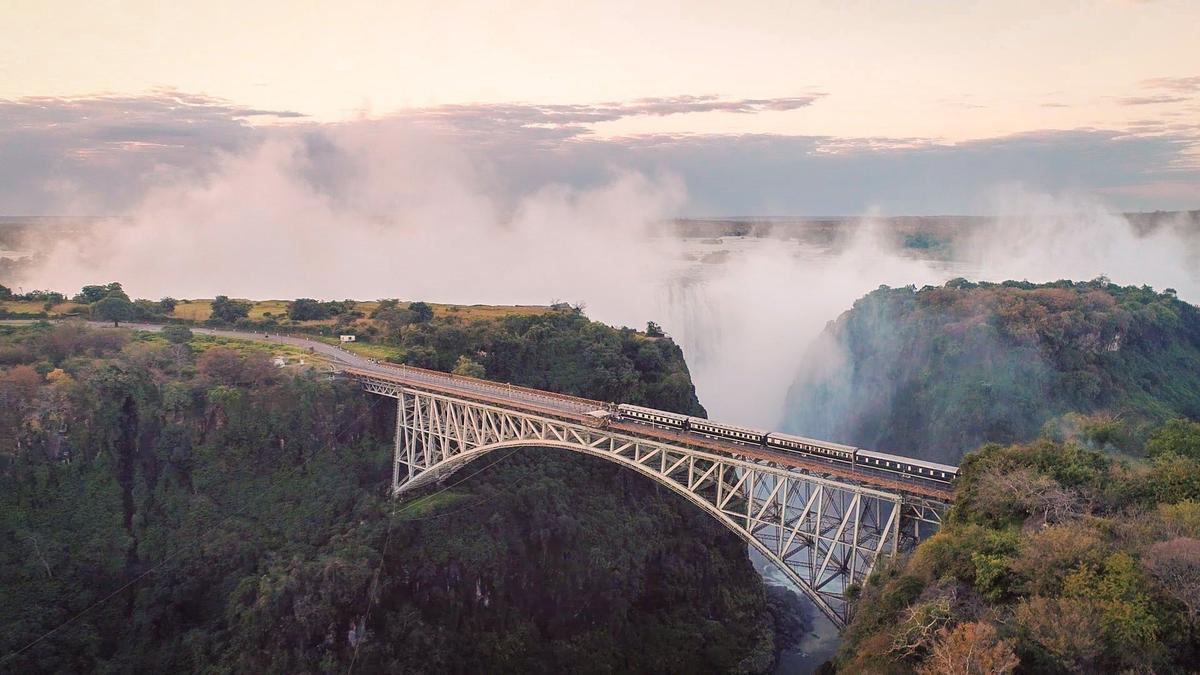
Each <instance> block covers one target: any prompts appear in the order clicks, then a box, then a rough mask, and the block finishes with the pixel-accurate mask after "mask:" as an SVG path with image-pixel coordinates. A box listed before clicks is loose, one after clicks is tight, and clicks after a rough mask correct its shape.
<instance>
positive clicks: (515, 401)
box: [335, 363, 954, 503]
mask: <svg viewBox="0 0 1200 675" xmlns="http://www.w3.org/2000/svg"><path fill="white" fill-rule="evenodd" d="M372 365H374V366H376V367H374V368H369V369H365V368H361V367H354V366H335V368H337V369H338V370H339V371H340V372H342V373H344V374H345V375H347V376H349V377H354V378H363V377H375V378H382V379H385V380H390V381H392V382H394V383H396V384H400V385H404V386H409V387H413V388H416V389H423V390H427V391H432V392H435V393H441V394H446V395H450V396H459V397H463V398H467V399H471V400H475V401H479V402H481V403H487V404H490V405H496V406H499V407H504V408H509V409H514V410H517V411H519V412H529V413H535V414H539V415H547V416H550V417H554V418H557V419H563V420H565V421H571V422H576V423H581V424H591V423H595V418H594V417H591V416H589V415H588V413H589V412H591V411H595V410H610V409H612V407H613V406H612V404H609V403H605V402H603V401H593V400H591V399H586V398H580V397H576V396H569V395H566V394H558V393H554V392H547V391H543V390H540V389H531V388H528V387H520V386H516V385H509V384H502V383H498V382H493V381H490V380H480V379H476V378H471V377H465V376H462V375H453V374H450V373H443V372H440V371H433V370H426V369H423V368H415V367H413V366H404V365H399V364H390V363H375V364H372ZM608 428H611V429H613V430H618V431H620V432H622V433H625V434H628V435H631V436H640V437H644V438H647V439H651V440H656V441H660V442H664V443H670V444H672V445H679V446H684V447H691V448H695V449H698V450H704V451H708V452H716V453H721V454H726V455H730V456H734V457H739V458H742V459H746V460H749V461H753V462H767V463H770V464H772V465H775V466H778V467H781V468H786V469H793V470H798V471H802V472H804V473H808V474H812V475H815V476H819V477H824V478H834V479H839V480H846V481H853V482H856V483H860V484H862V485H866V486H869V487H872V488H876V489H881V490H887V491H889V492H896V493H899V494H909V495H915V496H919V497H922V498H926V499H934V500H937V501H941V502H944V503H950V502H952V501H953V499H954V492H953V490H951V489H949V488H948V487H943V486H940V485H934V484H927V483H922V482H920V481H917V480H898V479H895V478H891V477H888V476H885V475H877V474H874V473H871V472H870V471H869V470H867V471H864V470H858V469H855V468H852V467H844V466H840V465H839V464H837V463H835V462H833V461H822V460H817V459H810V458H807V457H804V456H801V455H797V454H792V453H787V452H781V451H777V450H772V449H770V448H767V447H763V446H752V445H747V444H742V443H735V442H733V441H725V440H721V439H718V438H713V437H710V436H705V435H703V434H699V433H695V432H689V431H682V430H681V431H675V430H668V429H662V428H658V427H654V426H651V425H646V424H638V423H633V422H624V421H613V422H609V423H608Z"/></svg>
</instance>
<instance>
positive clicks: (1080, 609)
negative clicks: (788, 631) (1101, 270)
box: [790, 279, 1200, 674]
mask: <svg viewBox="0 0 1200 675" xmlns="http://www.w3.org/2000/svg"><path fill="white" fill-rule="evenodd" d="M820 348H821V349H825V350H827V351H824V352H822V353H823V354H826V355H829V354H836V355H837V356H838V358H837V359H833V360H827V361H826V363H832V364H833V365H832V367H831V368H828V369H827V370H825V371H824V372H811V373H808V374H807V379H805V380H802V382H801V383H800V384H798V386H797V388H796V389H795V390H794V391H793V394H792V400H791V402H790V403H791V406H792V409H793V411H795V413H796V414H795V416H794V417H793V420H792V422H793V424H794V425H799V426H800V430H802V431H808V432H810V433H816V434H820V433H822V432H825V433H829V434H830V435H833V436H835V437H840V438H841V439H842V440H847V441H850V442H854V443H857V444H860V445H864V446H872V447H879V448H883V449H887V450H893V451H899V452H902V453H906V454H912V455H915V456H919V457H926V458H933V459H940V460H945V461H952V462H958V461H959V460H960V459H961V462H962V464H961V474H960V476H959V478H958V480H957V482H956V484H955V503H954V506H953V508H952V509H951V511H950V513H949V515H948V518H947V519H946V522H945V523H944V524H943V526H942V527H941V529H940V530H939V531H938V533H937V534H935V535H934V536H932V537H931V538H930V539H928V540H927V541H925V542H923V543H922V544H921V545H920V546H918V547H917V548H916V549H915V551H913V552H912V553H911V554H910V555H907V556H904V557H902V558H900V559H898V560H895V561H892V562H891V563H890V564H888V565H887V566H886V567H884V568H882V569H880V570H877V571H876V573H875V574H874V575H873V576H872V578H871V579H870V580H869V581H868V583H867V584H866V586H865V588H863V589H862V590H861V597H860V600H859V604H858V611H857V614H856V615H855V618H854V621H853V623H852V624H851V625H850V626H849V628H848V629H847V630H846V631H845V633H844V643H843V645H842V647H841V650H840V652H839V656H838V659H837V661H836V666H837V667H838V669H839V670H840V671H844V672H896V673H904V672H920V673H939V674H940V673H982V672H988V673H1006V672H1014V671H1016V672H1039V673H1040V672H1122V671H1124V672H1188V671H1189V669H1191V668H1194V666H1195V664H1196V662H1197V660H1198V659H1200V632H1198V630H1200V625H1198V618H1200V617H1198V613H1200V423H1197V422H1195V421H1191V419H1195V418H1196V417H1197V416H1200V312H1198V311H1197V309H1196V308H1195V307H1193V306H1191V305H1189V304H1187V303H1184V302H1181V301H1180V300H1178V299H1177V298H1175V296H1174V293H1173V292H1171V291H1169V290H1168V291H1166V292H1164V293H1156V292H1154V291H1152V290H1151V289H1148V288H1134V287H1118V286H1114V285H1112V284H1109V283H1107V282H1106V281H1104V280H1103V279H1100V280H1096V281H1091V282H1085V283H1073V282H1066V281H1064V282H1057V283H1053V284H1045V285H1033V284H1027V283H1013V282H1009V283H1004V284H972V283H968V282H965V281H962V280H955V281H952V282H950V283H948V284H946V285H945V286H943V287H939V288H932V287H927V288H924V289H921V290H920V291H918V290H916V289H913V288H901V289H889V288H881V289H879V290H878V291H875V292H873V293H871V294H870V295H868V296H866V297H865V298H863V299H862V300H860V301H859V302H858V303H856V304H855V306H854V308H853V309H852V310H851V311H849V312H847V313H846V314H844V315H843V316H842V317H841V318H839V319H838V320H837V322H835V323H833V324H831V326H830V327H829V329H828V330H827V331H826V333H825V336H824V344H823V345H822V346H821V347H820ZM806 406H807V408H806ZM822 416H836V418H837V419H836V421H834V420H832V419H831V420H830V421H829V423H830V424H831V425H832V427H826V428H823V429H813V428H812V427H811V426H808V425H819V424H820V422H821V418H822ZM1189 418H1191V419H1189ZM989 441H995V442H989ZM980 445H982V447H980V448H979V449H978V450H975V448H977V447H978V446H980ZM964 450H974V451H972V452H968V453H967V454H966V456H965V457H963V456H962V453H963V451H964Z"/></svg>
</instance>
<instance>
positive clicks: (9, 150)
mask: <svg viewBox="0 0 1200 675" xmlns="http://www.w3.org/2000/svg"><path fill="white" fill-rule="evenodd" d="M268 117H270V118H277V119H293V118H299V117H302V115H300V114H299V113H295V112H290V111H270V110H258V109H253V108H243V107H240V106H235V105H232V104H229V103H226V102H223V101H218V100H214V99H210V98H206V97H203V96H196V95H191V94H184V93H180V92H174V91H169V90H164V91H158V92H154V93H152V94H149V95H145V96H98V97H90V98H52V97H33V98H22V99H19V100H11V99H0V212H4V213H8V214H14V213H16V214H29V213H32V214H36V213H45V212H52V211H56V212H67V213H72V214H76V213H85V214H86V213H91V214H95V213H109V212H113V211H119V210H122V209H124V208H126V207H128V206H129V204H130V203H131V202H133V201H136V200H137V199H139V198H140V196H141V195H142V194H144V193H145V191H146V190H147V189H148V188H149V187H150V186H151V185H152V184H153V183H155V182H158V181H161V180H163V179H164V178H167V177H169V176H172V175H174V176H175V177H176V178H180V179H182V178H194V177H195V176H197V175H199V173H201V172H203V171H204V170H205V169H209V168H211V166H212V159H213V158H214V157H215V155H216V154H217V153H219V152H236V151H238V150H239V149H242V148H244V147H245V146H246V145H247V144H248V143H251V142H253V140H254V139H255V137H256V136H258V135H259V133H260V132H259V131H257V130H256V129H255V128H254V127H252V126H251V125H250V123H249V120H250V119H256V120H261V119H263V118H268Z"/></svg>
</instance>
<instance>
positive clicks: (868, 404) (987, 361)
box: [786, 279, 1200, 463]
mask: <svg viewBox="0 0 1200 675" xmlns="http://www.w3.org/2000/svg"><path fill="white" fill-rule="evenodd" d="M804 362H805V363H808V364H812V365H813V366H814V367H813V368H811V369H809V370H808V371H807V372H806V373H803V374H802V376H801V377H800V378H799V379H798V380H797V382H796V383H795V385H794V386H793V389H792V391H791V392H790V394H789V397H788V403H787V411H788V413H787V420H786V424H787V426H788V427H789V428H790V429H791V430H792V431H796V432H799V433H803V434H806V435H812V436H816V437H819V438H829V439H831V440H838V441H843V442H847V443H852V444H855V445H859V446H862V447H871V448H878V449H881V450H885V451H891V452H898V453H900V454H909V455H915V456H919V457H924V458H926V459H934V460H939V461H946V462H950V463H955V462H957V460H958V459H959V458H960V457H961V456H962V454H963V453H964V452H965V451H967V450H970V449H972V448H975V447H978V446H979V445H981V444H983V443H986V442H998V443H1015V442H1024V441H1028V440H1031V439H1033V438H1035V437H1037V436H1038V435H1039V433H1040V432H1041V431H1042V427H1043V425H1044V424H1046V423H1047V422H1048V421H1050V420H1052V419H1054V418H1057V417H1059V416H1062V415H1064V414H1066V413H1069V412H1084V413H1106V414H1108V415H1110V416H1112V417H1114V418H1120V419H1122V420H1124V422H1125V427H1126V428H1127V429H1128V430H1129V432H1130V433H1132V434H1133V435H1134V436H1135V437H1136V438H1137V439H1140V440H1144V439H1145V437H1146V434H1147V433H1149V431H1150V430H1151V429H1153V428H1154V427H1155V426H1157V425H1159V424H1162V423H1163V422H1164V421H1166V420H1168V419H1170V418H1172V417H1176V416H1186V417H1193V418H1196V417H1200V310H1197V308H1196V307H1194V306H1192V305H1190V304H1188V303H1186V302H1183V301H1181V300H1179V299H1178V298H1177V297H1176V296H1175V292H1174V291H1173V290H1171V289H1167V290H1166V291H1164V292H1161V293H1158V292H1155V291H1154V290H1153V289H1151V288H1149V287H1133V286H1125V287H1122V286H1117V285H1114V284H1111V283H1109V282H1108V281H1107V280H1105V279H1097V280H1094V281H1089V282H1071V281H1059V282H1054V283H1049V284H1032V283H1028V282H1004V283H1002V284H989V283H971V282H968V281H966V280H963V279H956V280H953V281H950V282H948V283H946V284H945V285H944V286H927V287H925V288H922V289H919V290H918V289H916V288H915V287H911V286H910V287H905V288H887V287H883V288H880V289H879V290H876V291H874V292H872V293H870V294H868V295H866V296H865V297H863V298H861V299H860V300H858V301H857V302H855V304H854V307H853V308H852V309H851V310H850V311H848V312H846V313H845V314H843V315H842V316H841V317H839V318H838V320H837V321H836V322H835V323H833V324H831V325H830V327H829V328H827V329H826V331H825V333H824V334H823V336H822V338H821V340H820V341H819V342H818V347H817V349H816V350H815V351H814V352H812V353H810V354H809V355H808V358H806V359H805V361H804Z"/></svg>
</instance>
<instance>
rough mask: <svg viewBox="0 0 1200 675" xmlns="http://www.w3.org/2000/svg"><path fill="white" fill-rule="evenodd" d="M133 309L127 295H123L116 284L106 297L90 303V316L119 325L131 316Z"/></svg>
mask: <svg viewBox="0 0 1200 675" xmlns="http://www.w3.org/2000/svg"><path fill="white" fill-rule="evenodd" d="M133 309H134V308H133V303H132V302H130V301H129V296H127V295H125V293H124V292H123V291H121V289H120V286H119V285H118V287H117V289H116V290H114V291H111V292H109V294H108V296H107V297H105V298H104V299H102V300H99V301H97V302H95V303H92V317H93V318H96V319H100V320H101V321H111V322H113V325H114V326H119V325H121V322H122V321H128V320H129V319H131V318H132V317H133Z"/></svg>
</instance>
